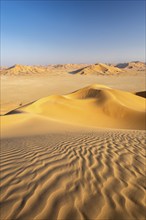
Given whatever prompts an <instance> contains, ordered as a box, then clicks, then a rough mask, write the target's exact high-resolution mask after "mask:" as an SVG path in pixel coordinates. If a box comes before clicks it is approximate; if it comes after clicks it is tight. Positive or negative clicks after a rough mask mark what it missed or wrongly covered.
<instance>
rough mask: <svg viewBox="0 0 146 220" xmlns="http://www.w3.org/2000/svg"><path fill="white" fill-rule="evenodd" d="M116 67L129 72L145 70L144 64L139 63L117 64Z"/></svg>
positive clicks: (145, 65) (145, 64)
mask: <svg viewBox="0 0 146 220" xmlns="http://www.w3.org/2000/svg"><path fill="white" fill-rule="evenodd" d="M116 67H118V68H121V69H126V70H128V69H131V70H138V71H142V70H146V63H144V62H140V61H135V62H129V63H119V64H117V65H116Z"/></svg>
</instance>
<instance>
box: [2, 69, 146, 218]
mask: <svg viewBox="0 0 146 220" xmlns="http://www.w3.org/2000/svg"><path fill="white" fill-rule="evenodd" d="M61 68H62V67H61ZM17 77H18V78H17ZM17 77H16V76H14V77H13V76H2V81H1V83H2V94H1V97H2V101H1V105H2V110H1V112H2V114H3V115H1V117H0V121H1V151H0V162H1V170H0V171H1V173H0V220H144V219H145V213H146V209H145V198H146V196H145V188H146V185H145V144H146V143H145V137H146V132H145V130H144V129H145V126H146V120H145V119H146V113H145V110H146V109H145V107H146V106H145V104H146V99H145V98H144V97H142V96H143V95H141V93H140V94H139V92H140V91H145V81H144V79H145V78H144V76H142V75H140V76H139V77H138V76H123V77H120V76H114V77H112V76H109V77H104V76H102V77H98V76H93V75H92V77H91V76H87V75H75V76H74V75H66V73H64V75H56V76H55V75H54V76H53V75H52V76H50V75H48V76H46V77H45V76H35V77H34V76H29V77H26V76H21V77H19V76H17ZM100 84H103V85H100ZM142 94H143V93H142ZM139 95H140V96H139Z"/></svg>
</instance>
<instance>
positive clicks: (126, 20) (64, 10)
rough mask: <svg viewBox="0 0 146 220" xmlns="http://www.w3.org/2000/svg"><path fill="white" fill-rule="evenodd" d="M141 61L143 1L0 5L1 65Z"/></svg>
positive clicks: (143, 32)
mask: <svg viewBox="0 0 146 220" xmlns="http://www.w3.org/2000/svg"><path fill="white" fill-rule="evenodd" d="M144 59H145V1H142V0H137V1H132V0H129V1H123V0H121V1H120V0H119V1H118V0H117V1H104V0H103V1H83V0H82V1H61V0H60V1H21V0H19V1H12V0H11V1H10V0H9V1H1V65H7V66H11V65H13V64H15V63H19V64H24V65H34V64H37V65H38V64H42V65H46V64H56V63H96V62H106V63H108V62H110V63H118V62H127V61H132V60H141V61H144Z"/></svg>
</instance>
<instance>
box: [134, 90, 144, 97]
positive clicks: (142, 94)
mask: <svg viewBox="0 0 146 220" xmlns="http://www.w3.org/2000/svg"><path fill="white" fill-rule="evenodd" d="M136 95H138V96H140V97H142V98H146V91H141V92H136Z"/></svg>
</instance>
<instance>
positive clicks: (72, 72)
mask: <svg viewBox="0 0 146 220" xmlns="http://www.w3.org/2000/svg"><path fill="white" fill-rule="evenodd" d="M84 69H85V67H83V68H80V69H77V70H74V71H71V72H69V73H70V74H76V73H78V72H80V71H82V70H84Z"/></svg>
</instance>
